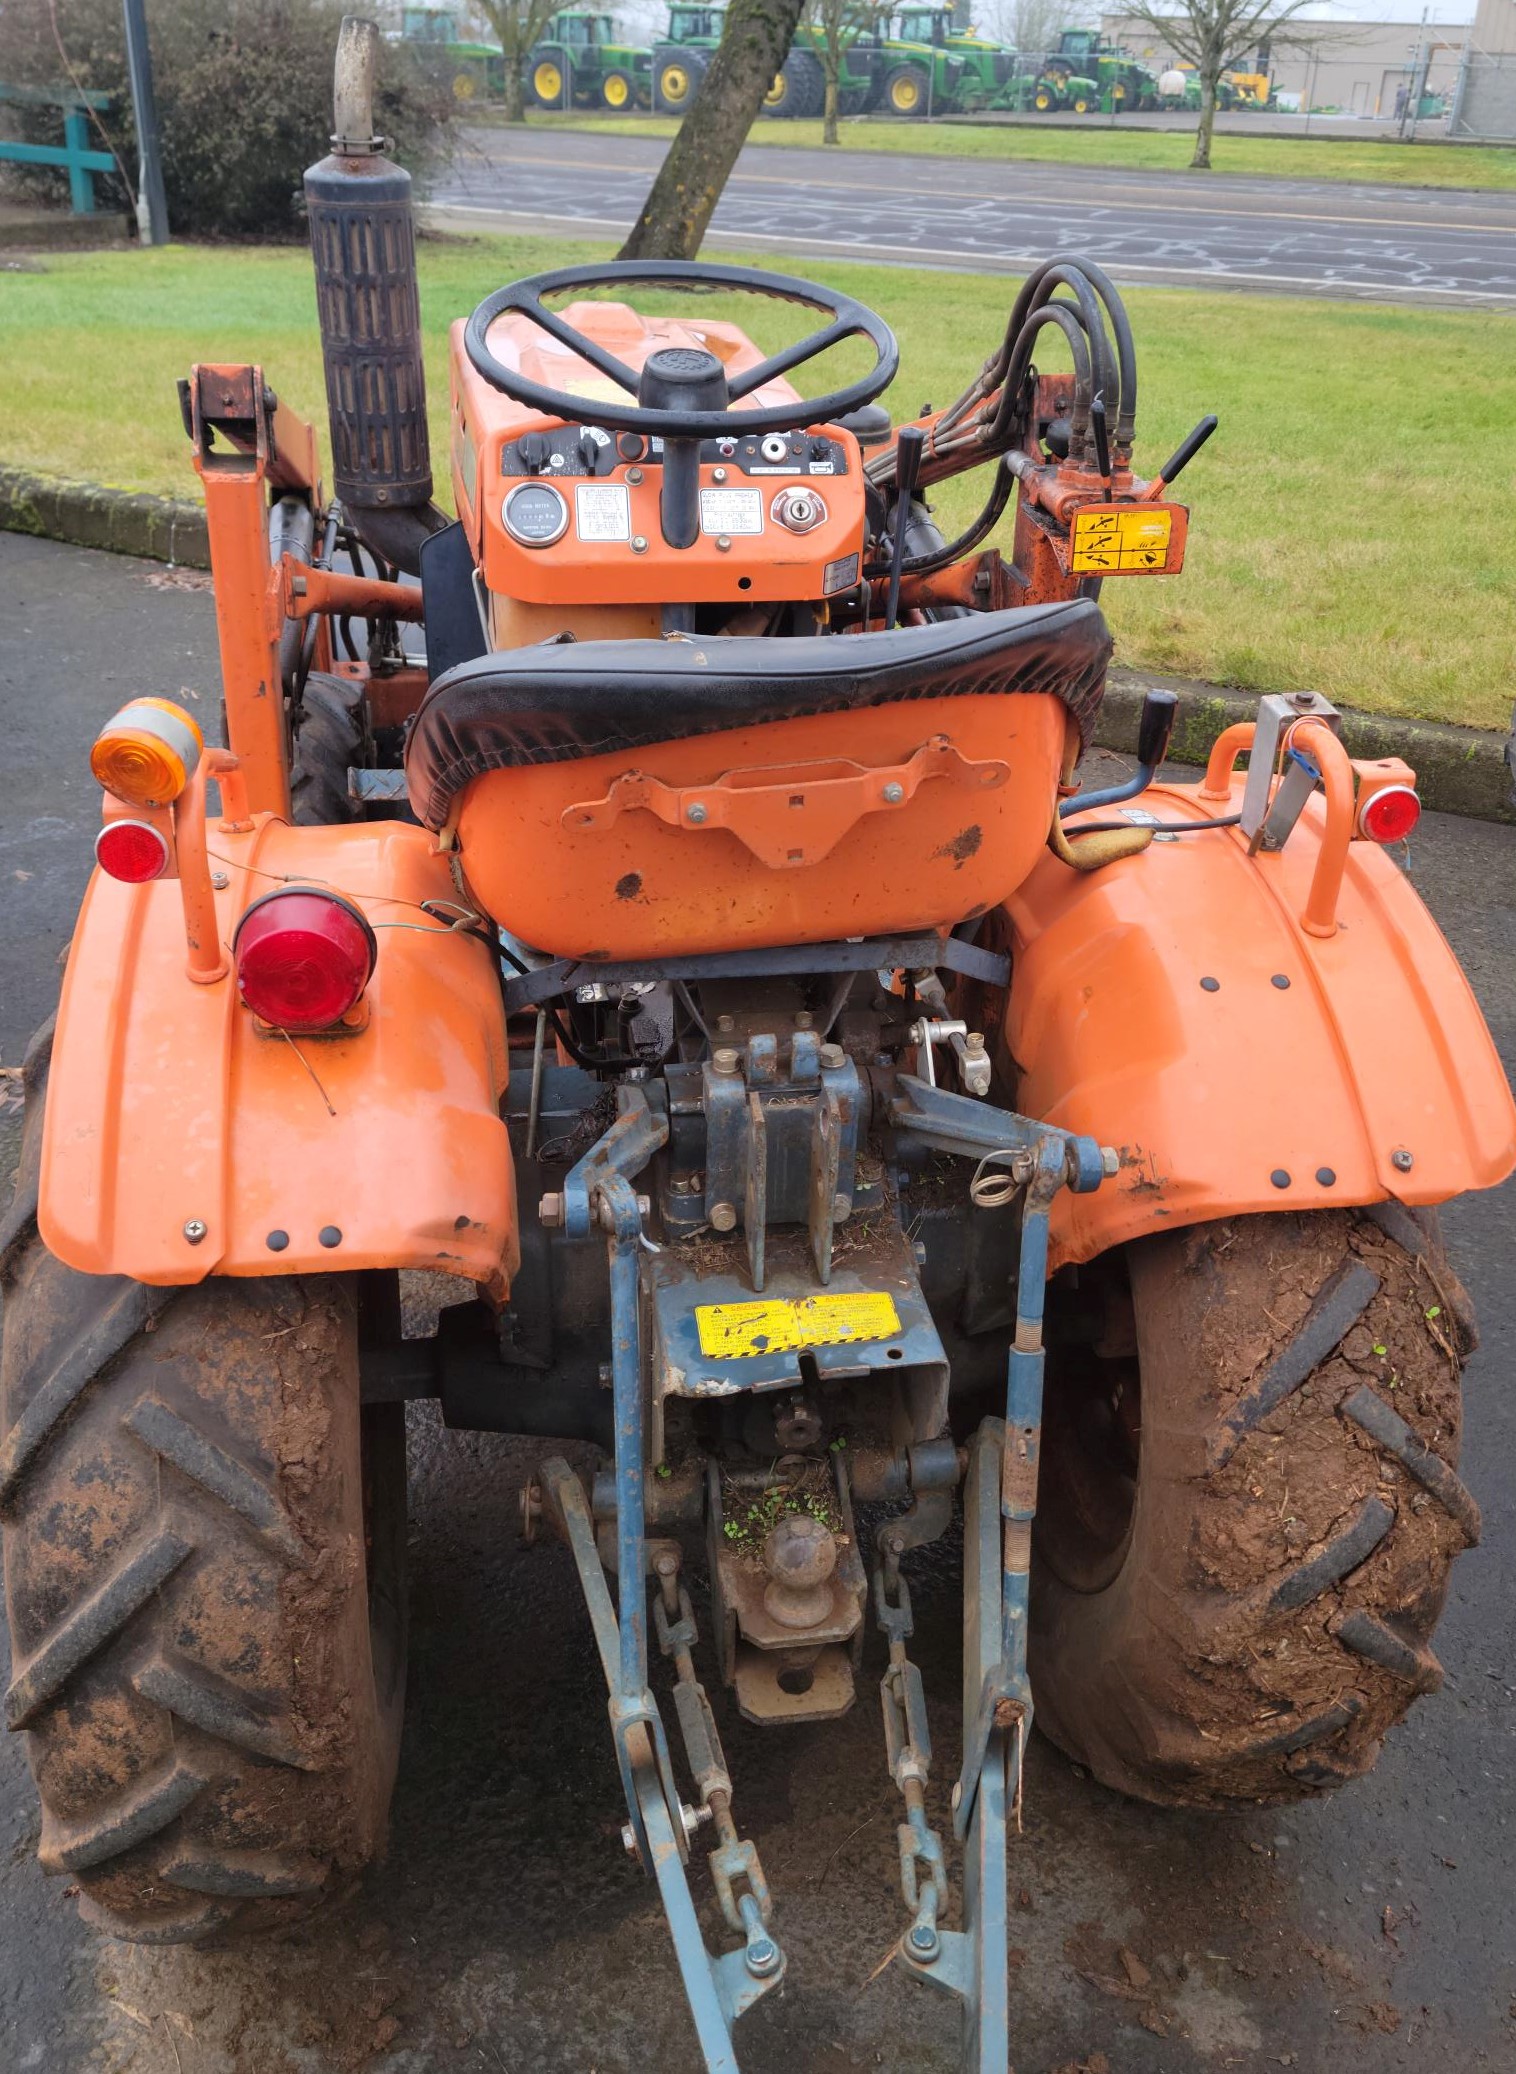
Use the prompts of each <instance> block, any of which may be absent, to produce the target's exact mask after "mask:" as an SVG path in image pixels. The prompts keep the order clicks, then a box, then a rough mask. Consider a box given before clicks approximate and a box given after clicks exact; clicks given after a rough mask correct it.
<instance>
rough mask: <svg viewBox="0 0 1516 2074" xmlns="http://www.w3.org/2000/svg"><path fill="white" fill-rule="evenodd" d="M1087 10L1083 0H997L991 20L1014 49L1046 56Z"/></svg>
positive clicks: (997, 31) (1002, 39)
mask: <svg viewBox="0 0 1516 2074" xmlns="http://www.w3.org/2000/svg"><path fill="white" fill-rule="evenodd" d="M1088 12H1089V10H1088V8H1087V7H1086V6H1084V5H1082V4H1081V0H998V4H997V5H996V6H994V7H993V8H992V10H991V11H990V15H989V20H990V23H991V25H992V27H993V30H994V33H995V34H996V35H997V36H998V37H999V38H1000V40H1001V41H1002V42H1003V43H1008V44H1010V46H1011V48H1012V49H1013V50H1015V51H1017V52H1024V53H1025V54H1026V55H1028V56H1031V57H1044V56H1046V55H1047V53H1048V52H1049V51H1052V50H1055V49H1056V48H1057V44H1058V39H1059V37H1060V36H1061V35H1062V34H1063V32H1064V30H1065V29H1071V28H1073V27H1074V25H1075V23H1076V22H1077V21H1078V20H1079V18H1080V17H1081V16H1082V15H1086V14H1088Z"/></svg>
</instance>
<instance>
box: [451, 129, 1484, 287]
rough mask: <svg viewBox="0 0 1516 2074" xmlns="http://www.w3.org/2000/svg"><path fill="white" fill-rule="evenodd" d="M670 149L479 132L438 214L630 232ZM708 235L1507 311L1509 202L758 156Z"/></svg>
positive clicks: (1208, 179) (942, 161)
mask: <svg viewBox="0 0 1516 2074" xmlns="http://www.w3.org/2000/svg"><path fill="white" fill-rule="evenodd" d="M666 149H667V145H666V144H665V143H664V142H663V141H662V140H661V139H659V138H655V137H646V136H637V135H635V134H632V135H627V136H622V135H619V134H614V133H610V132H605V131H600V132H593V133H592V132H586V131H574V130H545V129H526V130H519V129H508V128H503V127H501V128H490V129H485V128H482V127H481V128H476V129H471V130H468V131H466V132H465V133H464V136H463V139H462V142H461V144H460V147H459V149H458V151H457V153H456V156H455V160H454V163H453V164H452V166H451V167H450V168H448V169H447V170H445V171H443V172H441V173H439V174H437V175H436V176H435V177H434V178H433V179H432V180H431V181H430V182H429V183H428V187H427V193H428V196H429V205H430V208H431V210H432V213H433V219H434V220H435V221H437V222H438V223H439V224H443V225H447V226H450V227H453V228H459V229H461V228H472V229H475V230H479V229H488V228H492V227H494V228H512V229H517V230H567V231H569V232H570V233H572V232H574V231H576V230H577V231H578V232H579V233H580V234H581V235H584V234H588V233H597V234H600V235H604V234H605V233H606V232H608V231H624V230H628V229H630V227H631V225H632V224H633V223H634V222H635V221H636V218H637V214H638V211H639V210H640V209H641V207H642V203H643V199H644V197H645V195H646V193H647V189H648V184H649V182H650V180H651V179H652V176H653V173H654V171H655V170H656V168H657V167H658V165H659V163H660V162H661V160H662V157H663V153H664V152H665V150H666ZM1218 157H1219V158H1220V159H1221V161H1222V163H1223V164H1224V162H1225V152H1224V148H1223V147H1221V146H1218ZM710 239H711V242H712V244H713V245H716V244H719V245H721V246H723V247H728V248H736V247H742V246H750V247H753V248H755V249H758V250H762V251H767V252H790V253H795V254H797V255H798V256H801V257H804V256H812V257H814V256H815V255H816V254H818V253H819V254H824V255H827V256H830V257H833V258H843V259H846V258H853V259H868V260H873V261H876V262H878V261H884V262H887V263H890V264H894V265H899V266H910V267H923V266H935V267H952V268H957V269H959V270H962V271H965V272H969V273H974V272H981V273H1006V272H1009V273H1015V272H1020V271H1022V270H1023V269H1024V268H1025V267H1026V266H1028V265H1029V264H1031V263H1033V262H1035V261H1040V260H1042V259H1045V258H1046V257H1047V256H1048V254H1049V253H1052V254H1054V255H1055V256H1056V255H1062V254H1070V255H1074V254H1078V253H1083V252H1091V251H1095V252H1098V253H1099V254H1100V259H1101V264H1102V265H1103V266H1105V267H1107V268H1108V269H1109V271H1110V272H1111V273H1112V274H1113V275H1114V276H1115V277H1116V279H1117V281H1119V282H1120V283H1121V284H1122V285H1123V286H1124V287H1125V286H1131V287H1142V286H1146V285H1148V284H1151V283H1179V284H1183V285H1187V286H1194V285H1196V284H1199V283H1204V284H1205V285H1207V286H1213V287H1236V288H1247V289H1250V290H1253V291H1255V292H1256V291H1258V290H1263V291H1265V292H1270V291H1277V292H1282V293H1286V294H1290V295H1320V296H1325V297H1328V298H1331V299H1334V300H1339V301H1342V300H1361V299H1365V298H1367V299H1370V300H1375V301H1400V302H1434V303H1449V304H1452V305H1453V306H1455V307H1461V308H1463V307H1475V306H1481V305H1487V306H1488V307H1490V308H1493V309H1507V310H1508V309H1511V308H1516V195H1511V194H1499V193H1475V192H1471V191H1467V190H1456V189H1432V188H1415V187H1381V186H1371V185H1357V184H1351V183H1346V182H1341V181H1335V180H1288V179H1277V178H1251V177H1241V176H1238V175H1235V174H1228V173H1226V172H1225V171H1222V172H1216V173H1199V174H1197V173H1185V172H1154V171H1149V170H1143V169H1139V168H1136V167H1132V168H1125V167H1123V168H1116V167H1111V166H1075V165H1041V164H1031V163H1022V162H1014V161H1002V160H994V159H953V158H937V157H932V158H926V157H915V156H913V155H911V154H908V153H903V152H886V151H880V152H869V151H851V150H850V151H848V152H846V153H845V154H844V153H842V152H838V151H823V150H809V149H807V150H801V149H797V148H795V147H792V146H783V147H779V146H775V145H762V144H749V145H748V146H747V148H746V149H745V150H744V151H743V153H742V155H741V157H740V158H739V159H738V161H737V166H736V170H735V171H734V172H733V174H732V176H731V178H730V179H729V180H728V181H727V184H726V186H725V188H724V189H723V190H722V196H721V200H720V201H719V202H718V203H717V205H716V212H715V215H714V216H713V217H712V219H711V229H710Z"/></svg>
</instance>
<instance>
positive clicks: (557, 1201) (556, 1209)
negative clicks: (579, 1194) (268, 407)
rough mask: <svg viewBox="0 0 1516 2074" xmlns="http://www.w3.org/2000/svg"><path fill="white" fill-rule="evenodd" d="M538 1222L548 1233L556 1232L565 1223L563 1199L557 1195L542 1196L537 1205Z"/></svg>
mask: <svg viewBox="0 0 1516 2074" xmlns="http://www.w3.org/2000/svg"><path fill="white" fill-rule="evenodd" d="M537 1222H538V1223H539V1224H540V1225H542V1226H543V1227H544V1228H545V1229H546V1230H548V1231H556V1230H557V1229H558V1227H559V1225H560V1224H562V1222H563V1197H562V1196H561V1195H556V1194H548V1195H544V1196H542V1197H541V1198H540V1199H539V1201H538V1204H537Z"/></svg>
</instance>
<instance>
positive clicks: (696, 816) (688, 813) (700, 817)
mask: <svg viewBox="0 0 1516 2074" xmlns="http://www.w3.org/2000/svg"><path fill="white" fill-rule="evenodd" d="M707 813H708V809H707V808H706V807H704V806H702V805H701V803H700V801H699V800H698V799H696V800H692V801H691V802H690V804H689V805H688V806H687V807H686V808H685V810H684V818H685V820H686V821H693V822H694V824H695V826H696V827H697V828H698V827H699V826H700V824H701V822H702V821H704V820H705V819H706V816H707Z"/></svg>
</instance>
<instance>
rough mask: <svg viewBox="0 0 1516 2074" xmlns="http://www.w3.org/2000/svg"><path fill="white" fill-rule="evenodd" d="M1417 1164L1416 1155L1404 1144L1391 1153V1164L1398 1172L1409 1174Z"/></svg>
mask: <svg viewBox="0 0 1516 2074" xmlns="http://www.w3.org/2000/svg"><path fill="white" fill-rule="evenodd" d="M1415 1164H1416V1155H1415V1154H1414V1153H1412V1152H1407V1151H1406V1149H1405V1147H1404V1146H1403V1145H1402V1146H1400V1147H1399V1148H1398V1149H1397V1150H1396V1151H1394V1152H1392V1153H1391V1154H1390V1165H1391V1166H1392V1167H1393V1168H1394V1169H1395V1171H1396V1173H1397V1174H1409V1173H1410V1171H1411V1169H1412V1167H1414V1166H1415Z"/></svg>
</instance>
